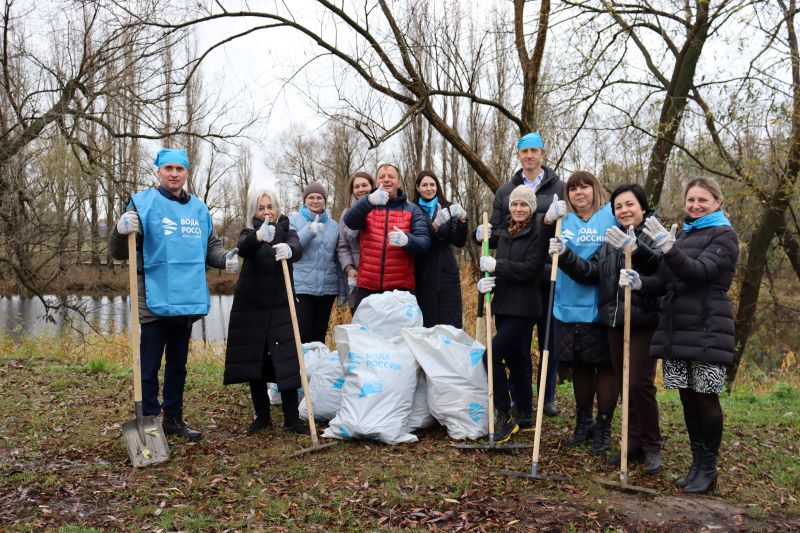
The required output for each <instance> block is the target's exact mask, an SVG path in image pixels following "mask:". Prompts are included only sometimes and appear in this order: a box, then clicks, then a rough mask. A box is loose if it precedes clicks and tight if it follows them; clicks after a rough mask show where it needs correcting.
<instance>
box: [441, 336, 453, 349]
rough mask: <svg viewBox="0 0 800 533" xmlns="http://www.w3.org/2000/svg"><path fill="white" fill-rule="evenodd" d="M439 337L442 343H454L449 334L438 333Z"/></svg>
mask: <svg viewBox="0 0 800 533" xmlns="http://www.w3.org/2000/svg"><path fill="white" fill-rule="evenodd" d="M438 335H439V338H440V339H442V344H444V345H445V346H447V345H448V344H453V339H451V338H450V337H448V336H447V335H442V334H441V333H439V334H438Z"/></svg>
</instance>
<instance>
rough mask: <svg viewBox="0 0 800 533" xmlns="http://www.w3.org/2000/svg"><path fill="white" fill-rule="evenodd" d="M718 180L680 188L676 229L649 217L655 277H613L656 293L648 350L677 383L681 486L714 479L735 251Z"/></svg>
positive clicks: (667, 381)
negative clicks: (686, 464)
mask: <svg viewBox="0 0 800 533" xmlns="http://www.w3.org/2000/svg"><path fill="white" fill-rule="evenodd" d="M722 202H723V196H722V190H721V189H720V187H719V184H718V183H717V182H716V181H714V180H712V179H710V178H698V179H695V180H692V181H690V182H689V184H688V185H687V186H686V189H685V190H684V209H685V211H686V215H687V216H686V218H685V220H684V224H683V230H682V231H678V225H677V224H673V225H672V229H671V230H670V231H667V230H666V228H664V226H662V225H661V223H660V222H658V220H656V219H655V218H648V219H647V220H646V221H645V230H644V232H645V233H646V234H647V235H648V236H649V237H650V238H652V239H653V240H654V241H655V243H656V245H657V246H658V247H659V248H661V251H662V252H663V253H664V256H663V258H662V260H661V263H660V265H659V269H658V271H657V273H656V274H655V275H654V276H642V277H640V276H639V274H638V273H637V272H636V271H635V270H626V269H622V270H621V271H620V278H619V284H620V286H622V287H626V286H630V287H631V288H632V289H633V290H640V291H642V293H643V294H650V295H655V296H663V298H662V302H661V309H660V311H659V321H658V327H657V329H656V332H655V334H654V335H653V340H652V343H651V345H650V355H651V357H657V358H663V360H664V361H663V370H664V387H666V388H668V389H678V391H679V392H680V397H681V404H682V405H683V417H684V420H685V422H686V429H687V432H688V433H689V443H690V445H691V450H692V464H691V467H690V468H689V472H688V473H687V474H686V476H684V477H683V478H682V479H680V480H678V482H677V484H678V486H680V487H681V488H682V489H683V491H684V492H687V493H705V492H708V491H710V490H711V489H712V488H713V487H714V485H715V483H716V481H717V457H718V455H719V447H720V443H721V441H722V418H723V417H722V407H721V406H720V403H719V393H720V391H721V390H722V386H723V384H724V383H725V373H726V368H727V366H728V365H730V364H731V363H732V362H733V353H734V345H735V343H734V319H733V307H732V305H731V301H730V299H729V298H728V294H727V293H728V289H730V286H731V283H732V282H733V276H734V273H735V271H736V260H737V259H738V257H739V237H738V236H737V235H736V232H735V231H734V230H733V228H732V227H731V223H730V221H729V220H728V219H727V218H726V217H725V214H724V213H723V212H722V210H721V207H722Z"/></svg>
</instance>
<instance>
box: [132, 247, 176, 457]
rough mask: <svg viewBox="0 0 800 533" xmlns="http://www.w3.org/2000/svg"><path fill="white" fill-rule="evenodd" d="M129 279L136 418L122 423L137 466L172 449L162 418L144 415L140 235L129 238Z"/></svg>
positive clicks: (167, 454)
mask: <svg viewBox="0 0 800 533" xmlns="http://www.w3.org/2000/svg"><path fill="white" fill-rule="evenodd" d="M128 280H129V283H130V286H131V320H130V325H129V326H128V328H129V330H130V335H131V350H132V351H133V405H134V412H135V413H136V418H134V419H133V420H129V421H128V422H125V423H124V424H122V437H123V438H124V439H125V445H126V446H127V447H128V456H130V458H131V465H133V466H134V467H137V468H138V467H141V466H148V465H152V464H156V463H163V462H164V461H166V460H168V459H169V446H168V445H167V437H166V435H164V428H162V427H161V419H160V418H159V417H157V416H144V415H143V414H142V364H141V355H140V353H139V286H138V285H137V281H136V233H131V234H130V235H128Z"/></svg>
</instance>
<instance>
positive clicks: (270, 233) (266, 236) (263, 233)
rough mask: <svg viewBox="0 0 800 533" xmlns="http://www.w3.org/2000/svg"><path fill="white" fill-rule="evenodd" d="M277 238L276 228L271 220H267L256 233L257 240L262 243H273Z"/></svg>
mask: <svg viewBox="0 0 800 533" xmlns="http://www.w3.org/2000/svg"><path fill="white" fill-rule="evenodd" d="M274 238H275V226H272V225H270V223H269V219H267V220H265V221H264V223H263V224H261V227H260V228H258V231H256V239H257V240H259V241H260V242H272V240H273V239H274Z"/></svg>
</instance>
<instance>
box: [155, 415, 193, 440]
mask: <svg viewBox="0 0 800 533" xmlns="http://www.w3.org/2000/svg"><path fill="white" fill-rule="evenodd" d="M161 425H162V427H163V428H164V433H165V434H166V435H180V436H181V437H184V438H186V440H188V441H191V442H197V441H199V440H200V439H202V438H203V434H202V433H200V432H199V431H197V430H196V429H192V428H190V427H189V426H187V425H186V422H184V421H183V419H182V418H172V417H164V421H163V422H162V423H161Z"/></svg>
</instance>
